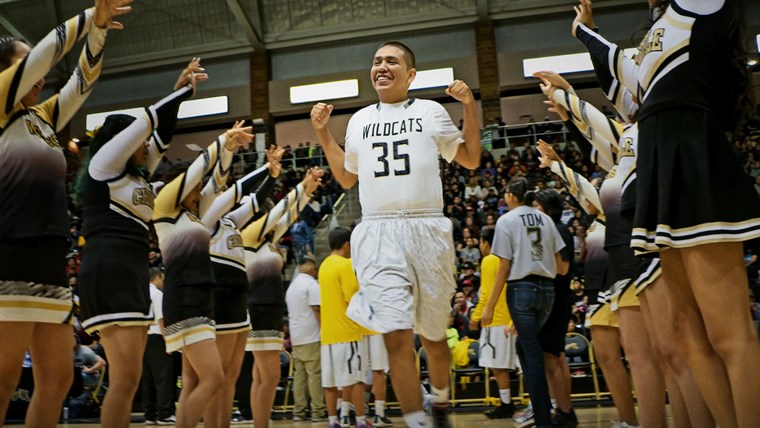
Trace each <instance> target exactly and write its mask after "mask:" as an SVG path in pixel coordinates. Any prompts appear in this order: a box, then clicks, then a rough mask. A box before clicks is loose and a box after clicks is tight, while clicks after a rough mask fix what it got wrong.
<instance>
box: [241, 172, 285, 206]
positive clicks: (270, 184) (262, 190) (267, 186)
mask: <svg viewBox="0 0 760 428" xmlns="http://www.w3.org/2000/svg"><path fill="white" fill-rule="evenodd" d="M251 181H254V182H255V181H259V180H258V179H256V180H251ZM260 183H261V184H260V185H259V187H258V189H256V192H255V193H256V202H257V203H258V205H259V206H262V204H263V203H264V201H265V200H266V199H267V198H268V197H270V196H272V191H274V185H275V183H277V179H276V178H274V177H272V176H271V175H269V174H267V175H266V176H264V180H263V181H260ZM248 184H249V183H246V186H244V187H243V193H244V194H246V193H250V190H246V187H248ZM251 187H253V186H252V185H251Z"/></svg>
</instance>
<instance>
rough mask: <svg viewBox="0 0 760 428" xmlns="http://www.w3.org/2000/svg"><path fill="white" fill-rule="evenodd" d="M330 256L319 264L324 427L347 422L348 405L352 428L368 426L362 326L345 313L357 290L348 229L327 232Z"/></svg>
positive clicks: (357, 283)
mask: <svg viewBox="0 0 760 428" xmlns="http://www.w3.org/2000/svg"><path fill="white" fill-rule="evenodd" d="M328 240H329V242H330V250H331V252H330V255H329V256H327V258H325V260H324V261H323V262H322V264H321V266H320V267H319V290H320V291H319V297H320V302H321V305H322V307H321V311H320V319H321V324H322V338H321V341H322V350H321V353H322V387H323V388H324V389H325V404H326V405H327V416H328V420H329V421H328V427H329V428H341V426H343V427H347V426H348V425H349V422H348V421H349V418H348V413H349V406H350V404H353V405H354V408H355V411H356V427H357V428H371V427H372V425H371V424H370V423H369V422H368V421H367V416H366V414H365V409H364V385H363V382H364V379H365V375H366V370H367V352H366V349H365V346H364V341H363V340H362V332H363V329H362V328H361V327H359V325H358V324H356V323H355V322H354V321H352V320H351V319H350V318H348V316H346V309H347V308H348V303H349V302H350V301H351V297H353V295H354V294H355V293H356V292H357V291H358V290H359V281H358V280H357V279H356V274H355V273H354V268H353V266H352V264H351V259H350V258H349V257H350V255H351V243H350V240H351V231H350V230H348V229H346V228H344V227H338V228H335V229H333V230H331V231H330V235H329V237H328ZM338 388H341V389H342V390H343V397H350V398H351V400H350V402H351V403H349V402H348V400H344V401H343V403H342V405H341V406H342V409H341V410H342V412H341V414H342V415H343V421H342V422H343V423H340V422H338V411H337V410H338V409H337V402H338Z"/></svg>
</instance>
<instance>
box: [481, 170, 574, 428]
mask: <svg viewBox="0 0 760 428" xmlns="http://www.w3.org/2000/svg"><path fill="white" fill-rule="evenodd" d="M535 197H536V196H535V193H534V192H533V191H531V190H529V188H528V180H526V179H525V178H523V177H515V178H513V179H512V180H510V182H509V187H508V188H507V193H506V195H505V196H504V199H505V200H506V202H507V205H508V206H509V212H508V213H507V214H505V215H503V216H501V217H500V218H499V220H497V221H496V231H495V233H494V241H493V249H492V253H493V254H494V255H496V256H497V257H499V270H498V272H497V274H496V279H495V280H494V285H493V290H491V296H490V297H489V298H488V305H486V308H485V309H484V310H483V316H482V318H481V320H482V322H483V323H484V324H490V323H491V322H492V321H493V314H494V308H495V307H496V302H497V301H498V298H499V295H500V294H501V291H502V289H503V288H504V285H505V284H506V282H507V280H509V286H508V287H507V306H508V307H509V313H510V314H511V315H512V320H513V322H514V325H515V329H516V331H517V346H518V347H521V348H522V352H518V356H519V357H520V365H521V367H522V368H523V373H525V383H526V385H527V389H528V394H529V395H530V401H531V404H532V405H533V414H527V415H525V416H524V417H521V418H516V419H515V426H516V427H517V428H522V427H528V426H532V425H534V424H535V425H537V426H540V427H548V426H551V425H552V420H551V410H552V405H551V399H550V398H549V386H548V385H547V382H546V372H545V370H544V356H543V350H542V349H541V344H540V343H539V341H538V333H539V331H540V330H541V327H542V326H543V325H544V323H545V322H546V320H547V318H549V314H550V312H551V310H552V307H553V305H554V277H555V276H557V274H558V273H559V274H566V273H567V271H566V269H567V265H565V270H564V271H558V270H557V266H558V265H560V262H561V256H560V250H561V249H562V248H563V247H564V246H565V244H564V242H562V237H561V236H560V234H559V231H558V230H557V227H556V226H555V225H554V221H553V220H552V219H551V217H549V216H548V215H546V214H544V213H542V212H541V211H539V210H537V209H535V208H533V201H534V200H535Z"/></svg>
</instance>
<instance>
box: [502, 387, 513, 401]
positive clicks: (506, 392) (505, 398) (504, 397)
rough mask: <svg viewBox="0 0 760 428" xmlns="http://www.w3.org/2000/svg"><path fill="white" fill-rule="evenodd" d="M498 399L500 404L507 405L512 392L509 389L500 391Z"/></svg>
mask: <svg viewBox="0 0 760 428" xmlns="http://www.w3.org/2000/svg"><path fill="white" fill-rule="evenodd" d="M499 397H500V398H501V402H502V403H504V404H509V403H511V402H512V392H511V391H510V390H509V388H507V389H500V390H499Z"/></svg>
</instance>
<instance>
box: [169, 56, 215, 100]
mask: <svg viewBox="0 0 760 428" xmlns="http://www.w3.org/2000/svg"><path fill="white" fill-rule="evenodd" d="M206 80H208V74H207V73H206V69H205V68H203V67H201V59H200V58H196V57H193V59H191V60H190V62H189V63H188V64H187V66H186V67H185V68H184V69H183V70H182V72H181V73H180V74H179V78H177V83H175V84H174V90H175V91H176V90H177V89H179V88H181V87H183V86H185V85H188V84H189V85H190V86H192V88H193V94H195V87H196V85H197V84H198V83H201V82H205V81H206Z"/></svg>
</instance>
